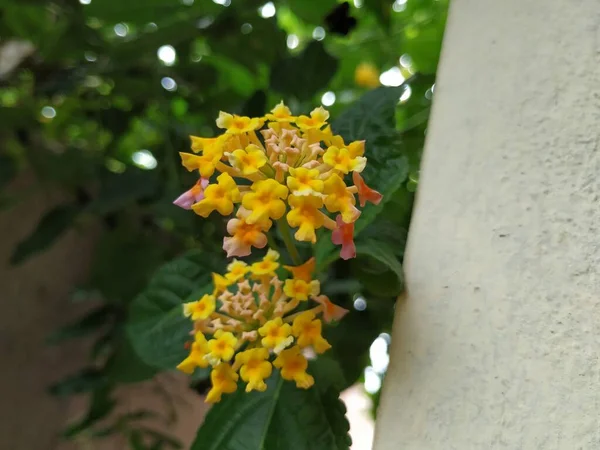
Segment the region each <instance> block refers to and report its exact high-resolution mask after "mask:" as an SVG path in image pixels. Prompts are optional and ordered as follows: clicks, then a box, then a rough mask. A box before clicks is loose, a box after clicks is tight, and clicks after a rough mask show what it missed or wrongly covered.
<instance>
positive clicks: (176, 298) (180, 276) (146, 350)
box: [127, 250, 221, 369]
mask: <svg viewBox="0 0 600 450" xmlns="http://www.w3.org/2000/svg"><path fill="white" fill-rule="evenodd" d="M220 268H221V266H220V265H219V264H218V263H217V261H216V260H215V256H214V255H208V254H205V253H203V252H201V251H198V250H192V251H189V252H188V253H186V254H185V255H183V256H181V257H179V258H177V259H175V260H173V261H171V262H169V263H167V264H165V265H164V266H162V267H161V268H160V269H158V270H157V272H156V273H155V274H154V276H153V277H152V279H151V280H150V283H149V284H148V287H147V288H146V289H145V290H144V291H143V292H142V293H141V294H140V295H138V296H137V297H136V298H135V300H134V301H133V303H132V305H131V308H130V312H129V321H128V324H127V333H128V335H129V338H130V339H131V343H132V345H133V348H134V349H135V351H136V353H137V354H138V356H140V358H141V359H142V361H144V362H145V363H146V364H148V365H150V366H152V367H156V368H158V369H173V368H175V366H177V364H179V363H180V362H181V361H182V360H183V359H184V358H185V357H186V356H187V353H188V352H187V350H185V348H184V344H185V342H186V341H188V340H189V339H190V336H189V332H190V331H191V330H192V323H191V322H190V320H189V319H188V318H186V317H184V316H183V310H182V306H181V305H182V304H183V303H185V302H189V301H193V300H197V299H198V298H199V297H201V296H202V294H205V293H207V292H210V291H211V290H212V284H211V283H212V281H211V280H212V278H211V272H213V271H218V270H219V269H220Z"/></svg>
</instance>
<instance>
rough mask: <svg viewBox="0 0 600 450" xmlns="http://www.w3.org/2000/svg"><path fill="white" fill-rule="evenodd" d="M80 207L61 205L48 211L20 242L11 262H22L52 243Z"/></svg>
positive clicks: (67, 225)
mask: <svg viewBox="0 0 600 450" xmlns="http://www.w3.org/2000/svg"><path fill="white" fill-rule="evenodd" d="M78 212H79V208H78V207H77V206H75V205H69V204H64V205H59V206H56V207H55V208H53V209H51V210H50V211H49V212H47V213H46V214H45V215H44V216H43V217H42V219H41V220H40V221H39V223H38V224H37V227H36V228H35V230H34V231H33V233H31V234H30V235H29V236H28V237H27V238H25V239H24V240H23V241H21V242H19V244H18V245H17V248H16V249H15V250H14V252H13V254H12V255H11V257H10V263H11V264H20V263H22V262H23V261H25V260H26V259H28V258H30V257H31V256H33V255H34V254H36V253H39V252H41V251H43V250H45V249H47V248H48V247H50V245H52V244H53V243H54V242H55V241H56V240H57V239H58V238H59V237H60V236H61V235H62V234H63V233H65V232H66V231H67V230H68V229H69V228H70V227H71V225H72V224H73V222H74V221H75V218H76V217H77V214H78Z"/></svg>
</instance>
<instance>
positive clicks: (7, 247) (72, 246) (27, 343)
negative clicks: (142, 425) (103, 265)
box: [0, 176, 206, 450]
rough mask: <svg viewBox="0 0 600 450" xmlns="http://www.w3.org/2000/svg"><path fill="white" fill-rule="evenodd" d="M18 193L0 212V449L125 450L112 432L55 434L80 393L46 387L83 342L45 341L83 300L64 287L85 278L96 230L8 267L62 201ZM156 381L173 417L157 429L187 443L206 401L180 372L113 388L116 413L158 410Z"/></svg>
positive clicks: (68, 369)
mask: <svg viewBox="0 0 600 450" xmlns="http://www.w3.org/2000/svg"><path fill="white" fill-rule="evenodd" d="M33 183H34V178H33V177H31V176H22V177H20V178H19V179H18V180H16V181H15V183H13V184H12V185H11V186H10V187H9V189H8V193H10V192H11V191H13V192H14V191H17V190H20V189H27V188H30V187H31V186H32V184H33ZM20 197H21V198H22V199H25V198H26V201H22V202H21V203H20V204H18V205H16V206H14V207H12V208H11V209H9V210H7V211H6V210H5V211H0V289H1V291H0V292H1V294H0V295H1V305H2V312H1V314H0V450H75V449H86V450H88V449H89V450H92V449H93V450H96V449H97V450H104V449H106V450H108V449H111V450H118V449H126V448H127V446H126V444H125V443H124V442H123V440H122V439H118V438H117V439H115V438H110V439H105V440H93V441H90V440H89V439H85V438H80V439H79V440H77V441H74V442H64V441H62V440H61V438H60V436H59V433H60V431H61V430H62V429H63V428H64V427H65V425H66V424H67V423H69V422H70V421H72V420H76V419H77V418H79V417H81V415H83V414H84V413H85V409H86V404H87V399H86V397H85V396H82V397H81V398H66V399H64V398H63V399H57V398H54V397H52V396H50V395H49V394H48V392H47V387H48V386H49V385H50V384H52V383H53V382H56V381H58V380H60V379H61V378H62V377H64V376H66V375H68V374H70V373H73V372H75V371H76V370H77V369H78V368H81V367H82V366H83V365H84V364H85V363H86V361H87V355H88V350H89V346H90V342H89V341H85V340H74V341H69V342H66V343H64V344H62V345H58V346H50V345H47V344H46V343H45V340H46V338H47V337H48V335H49V334H50V333H52V331H54V330H56V328H58V327H60V326H61V325H64V324H66V323H69V322H71V321H73V320H74V319H76V318H77V317H79V316H80V315H81V314H82V313H84V312H85V311H86V309H87V308H89V307H90V306H91V305H89V304H80V305H77V304H73V303H71V302H70V301H69V293H70V292H71V289H72V287H73V286H75V285H76V284H77V283H80V282H82V281H84V280H85V278H86V274H87V271H88V269H89V265H90V258H91V252H92V250H93V246H94V242H95V237H96V234H95V233H94V232H93V230H90V229H86V230H85V231H84V230H71V231H70V232H68V233H67V234H66V235H65V236H62V237H61V239H60V240H59V241H58V242H57V243H56V244H55V245H53V246H52V247H51V248H50V249H49V250H48V251H46V252H43V253H41V254H39V255H36V256H34V257H32V258H31V259H29V260H27V261H26V262H25V263H23V264H22V265H20V266H18V267H11V266H10V265H9V263H8V260H9V257H10V254H11V252H12V250H13V249H14V247H15V245H16V244H17V243H18V242H19V241H21V240H22V239H23V238H24V237H26V236H27V235H28V234H29V233H30V232H31V231H32V230H33V229H34V227H35V225H36V224H37V222H38V220H39V219H40V217H41V216H42V215H43V214H44V213H45V212H46V211H48V210H49V209H50V208H52V207H53V206H54V205H56V204H58V203H60V201H61V200H62V199H63V198H62V197H61V194H60V193H58V192H51V191H48V190H45V189H40V190H39V192H38V193H37V194H36V195H34V196H29V197H25V196H23V195H21V196H20ZM157 386H160V388H161V390H163V391H165V390H166V391H167V392H170V393H171V398H173V400H174V406H175V409H176V410H177V415H178V417H179V420H178V422H177V423H176V424H175V425H173V426H172V427H169V428H170V429H168V430H165V431H167V432H169V434H171V435H173V436H176V437H178V438H179V439H180V440H181V441H182V442H183V444H184V448H189V444H190V442H191V440H192V439H193V437H194V435H195V432H196V429H197V427H198V425H199V424H200V422H201V421H202V418H203V417H204V414H205V412H206V407H205V405H204V403H203V402H202V399H201V398H200V397H198V396H197V395H196V394H195V393H193V392H191V391H189V389H188V388H187V383H186V379H185V378H184V377H179V376H177V375H176V374H163V375H161V376H159V377H157V378H156V379H155V380H152V381H149V382H146V383H141V384H136V385H131V386H127V387H125V388H123V389H120V390H119V392H118V401H119V411H120V412H123V411H134V410H139V409H140V408H147V409H151V410H157V409H158V408H160V409H164V396H161V395H160V394H158V393H157V392H158V391H157ZM152 426H157V427H158V426H159V425H156V424H153V425H152ZM163 429H164V427H163Z"/></svg>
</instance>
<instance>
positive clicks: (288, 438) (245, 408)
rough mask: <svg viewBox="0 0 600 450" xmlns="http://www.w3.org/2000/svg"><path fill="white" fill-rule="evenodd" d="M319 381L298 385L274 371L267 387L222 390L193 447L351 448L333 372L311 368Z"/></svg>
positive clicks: (204, 449)
mask: <svg viewBox="0 0 600 450" xmlns="http://www.w3.org/2000/svg"><path fill="white" fill-rule="evenodd" d="M313 368H314V363H313V364H311V365H310V366H309V370H308V371H309V373H312V374H313V376H315V385H314V386H313V387H312V388H310V389H307V390H304V389H298V388H297V387H296V386H295V384H294V383H293V382H289V381H285V380H283V379H282V378H280V376H279V372H278V371H277V372H275V373H274V374H273V375H272V376H271V378H270V379H269V381H268V382H267V385H268V388H267V390H266V391H265V392H251V393H246V392H244V389H243V386H239V388H238V390H237V392H235V393H234V394H229V395H224V396H223V400H222V401H221V402H220V403H217V404H216V405H214V406H213V407H212V408H211V410H210V411H209V413H208V415H207V416H206V419H205V421H204V424H203V425H202V426H201V427H200V429H199V430H198V435H197V436H196V440H195V441H194V443H193V444H192V447H191V450H280V449H286V450H347V449H348V448H349V447H350V443H351V440H350V437H349V436H348V428H349V426H348V422H347V420H346V419H345V416H344V415H345V407H344V406H343V404H342V403H341V401H340V400H339V398H338V395H339V391H338V390H337V389H336V387H335V386H334V380H331V379H328V378H329V377H328V375H329V374H331V372H326V371H319V370H313Z"/></svg>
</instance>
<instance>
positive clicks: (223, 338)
mask: <svg viewBox="0 0 600 450" xmlns="http://www.w3.org/2000/svg"><path fill="white" fill-rule="evenodd" d="M213 336H214V337H213V339H211V340H210V341H208V354H207V355H206V356H207V359H208V361H209V362H211V361H212V362H215V361H229V360H231V358H233V354H234V353H235V345H236V344H237V338H236V337H235V336H234V335H233V333H231V332H230V331H223V330H217V331H216V332H215V334H214V335H213ZM211 364H212V363H211Z"/></svg>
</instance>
